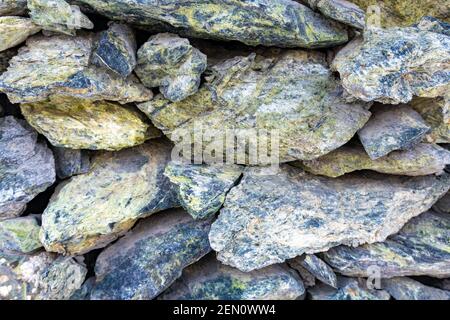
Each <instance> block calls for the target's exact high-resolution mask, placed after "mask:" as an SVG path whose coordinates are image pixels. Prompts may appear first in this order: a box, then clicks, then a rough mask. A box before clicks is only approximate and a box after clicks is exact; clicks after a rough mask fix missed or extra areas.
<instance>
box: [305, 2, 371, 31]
mask: <svg viewBox="0 0 450 320" xmlns="http://www.w3.org/2000/svg"><path fill="white" fill-rule="evenodd" d="M307 2H308V4H309V6H310V7H311V8H312V9H314V10H317V11H319V12H320V13H322V14H323V15H324V16H326V17H328V18H331V19H334V20H337V21H339V22H342V23H345V24H347V25H349V26H352V27H354V28H357V29H364V25H365V20H366V14H365V12H364V10H362V9H361V8H360V7H358V6H357V5H356V4H354V3H352V2H350V1H346V0H308V1H307Z"/></svg>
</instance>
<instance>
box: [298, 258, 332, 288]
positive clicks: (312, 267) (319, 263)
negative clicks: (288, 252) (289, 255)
mask: <svg viewBox="0 0 450 320" xmlns="http://www.w3.org/2000/svg"><path fill="white" fill-rule="evenodd" d="M292 260H294V261H296V262H297V263H298V264H300V265H301V266H302V267H303V268H305V269H306V270H307V271H309V272H310V273H311V274H312V275H314V277H315V278H317V279H319V280H320V281H322V282H323V283H325V284H328V285H329V286H332V287H334V288H337V278H336V275H335V274H334V272H333V269H331V267H330V266H329V265H327V264H326V263H325V262H324V261H323V260H321V259H320V258H318V257H317V256H315V255H313V254H307V255H304V256H301V257H297V258H294V259H292ZM292 260H291V263H292Z"/></svg>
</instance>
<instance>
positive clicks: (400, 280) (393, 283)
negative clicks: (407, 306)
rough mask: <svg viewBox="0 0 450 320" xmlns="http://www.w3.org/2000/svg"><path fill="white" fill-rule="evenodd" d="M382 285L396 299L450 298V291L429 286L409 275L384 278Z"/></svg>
mask: <svg viewBox="0 0 450 320" xmlns="http://www.w3.org/2000/svg"><path fill="white" fill-rule="evenodd" d="M382 285H383V289H385V290H386V291H388V292H389V293H390V295H391V296H392V297H394V299H396V300H450V291H445V290H441V289H436V288H433V287H429V286H426V285H424V284H422V283H420V282H419V281H415V280H413V279H411V278H407V277H397V278H392V279H383V281H382Z"/></svg>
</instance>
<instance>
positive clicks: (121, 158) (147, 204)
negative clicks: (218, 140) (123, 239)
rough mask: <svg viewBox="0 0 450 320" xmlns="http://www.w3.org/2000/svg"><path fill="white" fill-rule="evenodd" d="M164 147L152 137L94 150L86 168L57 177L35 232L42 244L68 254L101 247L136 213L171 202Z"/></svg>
mask: <svg viewBox="0 0 450 320" xmlns="http://www.w3.org/2000/svg"><path fill="white" fill-rule="evenodd" d="M170 151H171V146H170V145H168V144H167V143H166V142H165V141H164V140H156V141H152V142H150V143H146V144H143V145H141V146H138V147H135V148H129V149H124V150H121V151H119V152H104V153H100V154H98V155H96V156H95V157H94V158H93V159H92V163H91V170H90V171H89V172H88V173H86V174H81V175H78V176H75V177H72V178H71V179H70V180H69V181H67V182H66V183H61V184H60V185H59V186H58V187H57V190H56V191H55V193H54V194H53V196H52V198H51V199H50V203H49V205H48V207H47V209H45V211H44V213H43V215H42V229H41V237H40V239H41V242H42V243H43V244H44V246H45V248H46V250H47V251H54V252H60V253H64V254H71V255H73V254H83V253H85V252H88V251H91V250H93V249H96V248H101V247H104V246H106V245H107V244H108V243H110V242H112V241H114V240H115V239H117V238H118V237H119V236H121V235H123V234H124V233H125V232H127V231H128V230H129V229H130V228H131V227H132V226H133V225H134V224H135V222H136V220H138V219H139V218H143V217H146V216H149V215H151V214H152V213H155V212H157V211H161V210H164V209H168V208H172V207H175V206H177V205H178V201H177V199H176V192H175V187H174V186H173V185H172V184H171V183H170V181H169V179H168V178H166V177H165V176H164V174H163V173H164V168H165V166H166V164H167V163H168V162H169V159H170ZM74 199H76V201H74Z"/></svg>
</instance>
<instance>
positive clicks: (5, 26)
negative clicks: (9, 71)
mask: <svg viewBox="0 0 450 320" xmlns="http://www.w3.org/2000/svg"><path fill="white" fill-rule="evenodd" d="M39 31H41V28H40V27H39V26H37V25H36V24H34V23H33V22H32V21H31V19H28V18H22V17H0V51H4V50H6V49H9V48H12V47H15V46H17V45H18V44H21V43H22V42H24V41H25V40H26V39H27V38H28V37H29V36H31V35H33V34H35V33H38V32H39Z"/></svg>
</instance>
